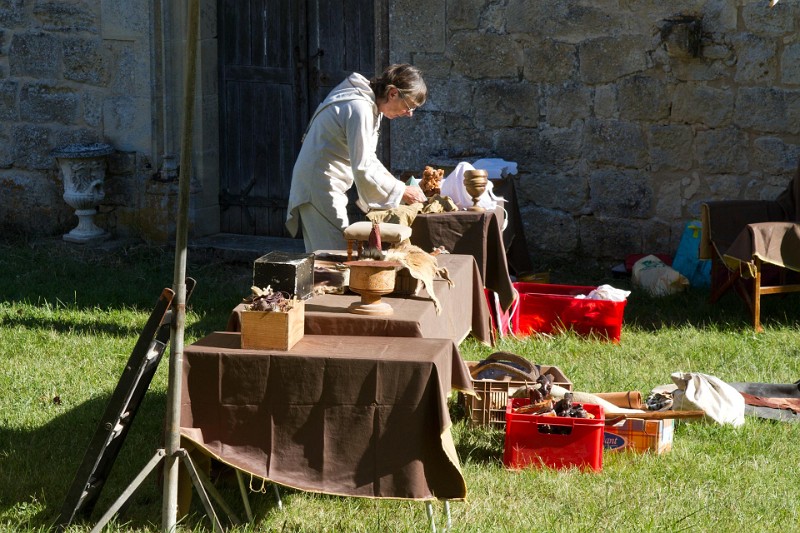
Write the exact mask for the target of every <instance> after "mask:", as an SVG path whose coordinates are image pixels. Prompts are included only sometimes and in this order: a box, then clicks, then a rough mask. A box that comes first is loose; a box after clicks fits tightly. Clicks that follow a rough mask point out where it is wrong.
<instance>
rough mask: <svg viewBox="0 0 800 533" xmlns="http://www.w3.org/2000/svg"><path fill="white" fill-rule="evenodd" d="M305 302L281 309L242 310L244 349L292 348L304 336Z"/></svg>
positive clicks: (301, 301)
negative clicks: (287, 308)
mask: <svg viewBox="0 0 800 533" xmlns="http://www.w3.org/2000/svg"><path fill="white" fill-rule="evenodd" d="M304 317H305V302H304V301H303V300H298V301H297V302H296V303H295V306H294V307H292V308H291V309H290V310H289V311H287V312H285V313H283V312H280V311H242V349H245V350H291V349H292V346H294V345H295V344H297V341H299V340H300V339H302V338H303V328H304V327H305V320H304Z"/></svg>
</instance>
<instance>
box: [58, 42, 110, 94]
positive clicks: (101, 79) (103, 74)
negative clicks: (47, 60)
mask: <svg viewBox="0 0 800 533" xmlns="http://www.w3.org/2000/svg"><path fill="white" fill-rule="evenodd" d="M63 43H64V78H65V79H68V80H72V81H77V82H81V83H86V84H89V85H95V86H104V85H106V84H107V83H108V79H109V76H110V71H111V69H112V68H113V67H112V65H113V62H114V61H113V57H112V54H111V51H110V50H109V47H108V46H107V45H105V44H104V43H103V41H102V40H100V39H97V38H90V39H83V38H80V37H75V38H68V39H64V41H63Z"/></svg>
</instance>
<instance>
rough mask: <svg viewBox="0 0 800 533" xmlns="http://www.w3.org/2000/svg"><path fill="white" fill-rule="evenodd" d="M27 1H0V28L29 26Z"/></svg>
mask: <svg viewBox="0 0 800 533" xmlns="http://www.w3.org/2000/svg"><path fill="white" fill-rule="evenodd" d="M26 3H27V2H26V1H25V0H0V26H2V27H3V28H19V27H22V26H24V25H26V24H27V22H28V14H27V10H26V9H25V4H26Z"/></svg>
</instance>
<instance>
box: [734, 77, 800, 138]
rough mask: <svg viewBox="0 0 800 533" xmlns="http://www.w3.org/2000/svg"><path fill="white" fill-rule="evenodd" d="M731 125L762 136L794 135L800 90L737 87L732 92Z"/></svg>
mask: <svg viewBox="0 0 800 533" xmlns="http://www.w3.org/2000/svg"><path fill="white" fill-rule="evenodd" d="M734 123H735V124H736V125H737V126H739V127H742V128H753V129H755V130H757V131H761V132H765V133H798V132H800V91H797V90H783V89H779V88H774V87H741V88H740V89H739V90H738V91H737V93H736V108H735V111H734Z"/></svg>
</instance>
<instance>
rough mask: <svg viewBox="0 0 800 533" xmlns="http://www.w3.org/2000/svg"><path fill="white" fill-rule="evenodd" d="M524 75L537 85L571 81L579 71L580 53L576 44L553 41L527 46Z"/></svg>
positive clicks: (525, 49) (547, 40)
mask: <svg viewBox="0 0 800 533" xmlns="http://www.w3.org/2000/svg"><path fill="white" fill-rule="evenodd" d="M523 53H524V60H523V74H524V76H525V79H527V80H530V81H532V82H537V83H557V82H562V81H566V80H570V79H572V78H573V77H574V75H575V73H576V72H577V71H578V51H577V48H576V46H575V45H574V44H570V43H562V42H558V41H554V40H552V39H545V40H543V41H539V42H535V43H531V44H528V45H525V48H524V52H523Z"/></svg>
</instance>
